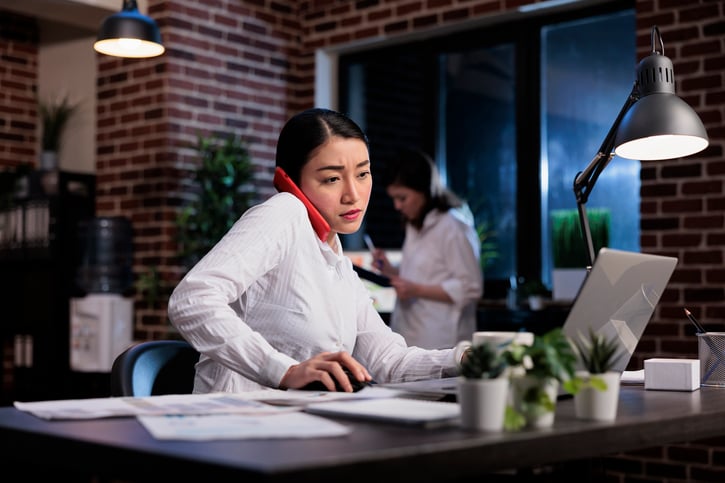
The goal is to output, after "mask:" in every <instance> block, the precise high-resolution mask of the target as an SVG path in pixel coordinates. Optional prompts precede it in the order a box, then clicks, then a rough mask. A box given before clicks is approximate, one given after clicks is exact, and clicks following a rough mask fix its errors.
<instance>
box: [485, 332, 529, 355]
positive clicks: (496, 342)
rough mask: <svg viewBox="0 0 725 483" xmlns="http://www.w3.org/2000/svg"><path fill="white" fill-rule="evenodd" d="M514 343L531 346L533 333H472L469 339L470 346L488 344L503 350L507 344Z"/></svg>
mask: <svg viewBox="0 0 725 483" xmlns="http://www.w3.org/2000/svg"><path fill="white" fill-rule="evenodd" d="M512 342H515V343H517V344H519V345H531V344H533V343H534V333H533V332H506V331H495V330H493V331H481V332H474V333H473V336H472V337H471V344H472V345H481V344H490V345H493V346H494V347H498V348H499V350H503V349H504V348H505V347H506V346H507V345H508V344H510V343H512Z"/></svg>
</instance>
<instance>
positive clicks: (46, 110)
mask: <svg viewBox="0 0 725 483" xmlns="http://www.w3.org/2000/svg"><path fill="white" fill-rule="evenodd" d="M77 107H78V106H77V105H76V104H71V103H70V102H69V101H68V98H67V97H64V98H63V99H61V100H60V101H58V102H56V103H53V102H42V101H39V102H38V112H39V113H40V119H41V121H42V123H43V126H42V139H41V143H42V144H41V146H42V149H43V151H58V150H59V149H60V140H61V136H62V135H63V129H65V126H66V124H67V123H68V120H69V119H70V118H71V116H72V115H73V113H74V112H75V111H76V108H77Z"/></svg>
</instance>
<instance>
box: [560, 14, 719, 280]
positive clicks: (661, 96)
mask: <svg viewBox="0 0 725 483" xmlns="http://www.w3.org/2000/svg"><path fill="white" fill-rule="evenodd" d="M657 46H659V49H660V50H659V51H657V50H656V48H657ZM708 142H709V141H708V137H707V132H706V131H705V127H704V126H703V125H702V121H700V118H699V117H698V116H697V114H696V113H695V111H693V110H692V108H690V106H688V105H687V103H686V102H685V101H683V100H682V99H680V98H679V97H677V95H675V77H674V73H673V67H672V61H671V60H670V59H669V58H667V57H665V55H664V45H663V43H662V36H661V35H660V31H659V29H658V28H657V26H656V25H655V26H654V27H652V53H651V54H650V55H649V56H647V57H646V58H644V59H642V61H641V62H640V63H639V66H638V67H637V78H636V80H635V82H634V86H633V87H632V92H631V93H630V94H629V97H628V98H627V101H626V102H625V103H624V106H622V110H621V111H620V112H619V114H618V115H617V118H616V119H615V120H614V124H613V125H612V127H611V128H610V129H609V132H608V133H607V137H606V138H604V142H602V145H601V147H600V148H599V152H597V154H596V155H595V156H594V159H592V161H591V162H590V163H589V165H588V166H587V167H586V168H585V169H584V171H580V172H579V173H577V175H576V178H575V179H574V196H575V197H576V203H577V208H578V209H579V222H580V224H581V229H582V236H583V237H584V242H585V244H586V249H587V260H588V262H589V263H588V266H587V269H590V268H591V266H592V265H593V264H594V258H595V254H594V243H593V242H592V234H591V231H590V230H589V219H588V218H587V211H586V207H585V206H584V205H585V204H586V202H587V200H588V198H589V193H591V191H592V189H593V188H594V183H596V182H597V179H598V178H599V175H600V174H601V173H602V171H604V168H606V167H607V165H608V164H609V162H610V161H611V160H612V158H613V157H614V155H615V154H616V155H618V156H621V157H623V158H627V159H638V160H640V161H651V160H658V159H672V158H679V157H683V156H689V155H691V154H695V153H697V152H700V151H702V150H703V149H705V148H706V147H707V145H708Z"/></svg>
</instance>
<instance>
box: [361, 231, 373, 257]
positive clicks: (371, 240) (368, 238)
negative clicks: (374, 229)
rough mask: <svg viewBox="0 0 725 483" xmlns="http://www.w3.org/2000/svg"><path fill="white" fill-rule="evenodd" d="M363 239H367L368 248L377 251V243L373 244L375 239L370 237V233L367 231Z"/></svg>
mask: <svg viewBox="0 0 725 483" xmlns="http://www.w3.org/2000/svg"><path fill="white" fill-rule="evenodd" d="M363 240H365V244H366V245H367V246H368V250H370V253H372V252H374V251H375V245H373V239H372V238H370V235H368V234H367V233H365V234H364V235H363Z"/></svg>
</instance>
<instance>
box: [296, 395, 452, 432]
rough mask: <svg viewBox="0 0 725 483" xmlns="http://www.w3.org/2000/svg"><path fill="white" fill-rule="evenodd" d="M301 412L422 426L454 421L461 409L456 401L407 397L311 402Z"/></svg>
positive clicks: (437, 425) (439, 424) (436, 425)
mask: <svg viewBox="0 0 725 483" xmlns="http://www.w3.org/2000/svg"><path fill="white" fill-rule="evenodd" d="M304 411H307V412H309V413H312V414H318V415H321V416H338V417H343V418H353V419H364V420H373V421H382V422H386V423H398V424H405V425H414V426H423V427H439V426H447V425H452V424H457V423H458V422H459V421H460V414H461V408H460V406H459V405H458V404H457V403H452V402H440V401H428V400H425V399H408V398H383V399H358V400H354V401H349V400H348V401H332V402H324V403H314V404H308V405H307V406H305V408H304Z"/></svg>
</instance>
